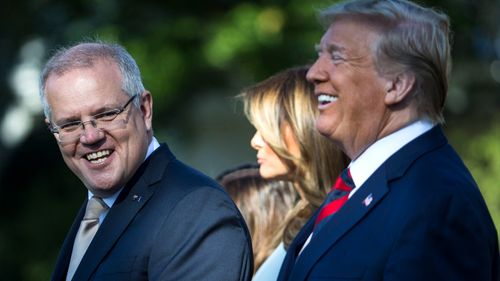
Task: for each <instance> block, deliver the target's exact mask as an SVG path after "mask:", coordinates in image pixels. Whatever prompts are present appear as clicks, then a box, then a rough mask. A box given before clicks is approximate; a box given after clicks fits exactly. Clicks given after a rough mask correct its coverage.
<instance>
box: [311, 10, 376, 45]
mask: <svg viewBox="0 0 500 281" xmlns="http://www.w3.org/2000/svg"><path fill="white" fill-rule="evenodd" d="M379 37H380V31H379V30H378V29H377V28H376V27H375V26H374V25H373V24H370V21H366V20H362V19H359V18H358V17H339V18H337V19H335V21H333V23H332V24H330V26H329V27H328V29H327V31H326V32H325V34H324V35H323V37H322V38H321V42H320V46H321V48H322V49H325V48H327V49H330V48H334V49H335V50H340V51H344V52H346V53H359V52H366V51H369V50H370V49H371V47H372V46H373V44H374V43H375V41H376V40H378V38H379Z"/></svg>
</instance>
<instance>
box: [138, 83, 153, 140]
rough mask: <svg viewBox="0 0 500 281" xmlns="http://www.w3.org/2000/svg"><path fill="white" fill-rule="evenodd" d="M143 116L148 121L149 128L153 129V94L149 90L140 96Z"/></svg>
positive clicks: (147, 126)
mask: <svg viewBox="0 0 500 281" xmlns="http://www.w3.org/2000/svg"><path fill="white" fill-rule="evenodd" d="M139 98H140V99H141V112H142V118H144V122H145V123H146V128H147V130H148V131H149V130H152V127H153V124H152V122H153V96H152V95H151V93H150V92H149V91H144V92H143V93H142V94H141V95H140V97H139Z"/></svg>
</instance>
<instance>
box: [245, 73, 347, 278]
mask: <svg viewBox="0 0 500 281" xmlns="http://www.w3.org/2000/svg"><path fill="white" fill-rule="evenodd" d="M307 70H308V69H307V67H297V68H291V69H287V70H285V71H282V72H280V73H278V74H276V75H274V76H272V77H270V78H268V79H266V80H264V81H262V82H260V83H258V84H257V85H255V86H252V87H250V88H248V89H246V90H245V91H244V92H243V93H242V94H241V95H240V97H241V98H242V100H243V104H244V110H245V114H246V116H247V118H248V119H249V121H250V122H251V123H252V125H253V126H254V127H255V128H256V130H257V132H256V133H255V135H254V136H253V138H252V140H251V146H252V147H253V148H254V149H255V150H257V160H258V163H259V164H260V168H259V173H260V175H261V176H262V177H263V178H266V179H279V180H287V181H290V182H292V184H293V187H294V189H295V191H296V192H297V194H298V197H297V198H298V199H297V201H296V202H295V204H294V206H293V207H292V208H291V209H290V210H289V211H288V213H287V215H286V217H285V219H284V221H283V222H282V223H281V224H279V225H277V226H276V230H277V231H276V232H275V233H274V236H273V237H271V238H270V239H271V240H272V241H273V243H271V244H270V248H269V253H270V257H269V258H268V259H267V260H266V261H265V262H264V263H263V264H262V265H261V267H260V268H258V270H257V272H256V274H255V276H254V279H253V280H254V281H260V280H276V279H277V276H278V273H279V269H280V267H281V263H282V262H283V259H284V256H285V252H286V248H287V247H288V246H289V245H290V243H291V241H292V240H293V238H294V237H295V235H296V234H297V233H298V231H299V230H300V228H301V227H302V226H303V225H304V223H305V222H306V221H307V220H308V219H309V218H310V216H311V215H312V214H313V212H314V211H316V210H317V209H318V207H319V206H320V205H321V203H322V202H323V200H324V197H325V195H326V193H327V191H328V190H330V188H331V186H332V185H333V183H334V181H335V179H336V178H337V176H338V175H339V174H340V172H341V171H342V170H343V169H344V168H345V167H346V165H347V161H348V159H347V158H346V156H345V155H344V154H343V153H342V152H341V151H340V150H338V149H337V148H336V147H335V146H334V145H333V144H332V143H331V142H330V141H329V140H328V139H326V138H325V137H323V136H321V135H320V134H319V133H318V132H317V130H316V128H315V119H316V116H317V114H318V109H317V101H315V99H314V95H313V86H312V84H310V83H309V82H308V81H307V80H306V74H307Z"/></svg>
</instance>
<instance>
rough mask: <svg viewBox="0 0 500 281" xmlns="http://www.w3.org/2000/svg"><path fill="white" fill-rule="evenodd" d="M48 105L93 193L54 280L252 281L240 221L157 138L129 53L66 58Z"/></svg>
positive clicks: (73, 53) (77, 53)
mask: <svg viewBox="0 0 500 281" xmlns="http://www.w3.org/2000/svg"><path fill="white" fill-rule="evenodd" d="M40 95H41V100H42V104H43V107H44V114H45V122H46V123H47V125H48V127H49V130H50V132H51V133H52V134H53V135H54V137H55V139H56V140H57V144H58V146H59V149H60V151H61V154H62V157H63V159H64V161H65V163H66V165H67V166H68V167H69V168H70V169H71V171H72V172H73V173H74V174H75V175H76V176H78V178H80V180H81V181H82V182H83V184H84V185H85V187H86V188H87V190H88V197H87V199H86V200H85V202H84V204H83V206H82V208H81V210H80V212H79V213H78V215H77V217H76V219H75V222H74V224H73V226H72V227H71V229H70V231H69V233H68V235H67V237H66V240H65V242H64V245H63V247H62V249H61V252H60V255H59V258H58V261H57V263H56V268H55V270H54V272H53V276H52V280H249V279H250V274H251V272H252V252H251V245H250V243H249V235H248V231H247V228H246V226H245V224H244V222H243V220H242V218H241V215H240V214H239V213H238V211H237V209H236V207H235V206H234V204H233V202H232V201H231V200H230V198H229V197H228V196H227V194H225V193H224V192H223V191H222V189H221V188H220V186H218V184H217V183H215V182H214V181H213V180H212V179H210V178H208V177H207V176H205V175H203V174H201V173H200V172H198V171H196V170H194V169H192V168H191V167H188V166H186V165H185V164H183V163H181V162H180V161H178V160H177V159H176V158H175V157H174V156H173V154H172V153H171V152H170V150H169V149H168V147H167V145H166V144H159V143H158V141H157V140H156V138H155V137H154V136H153V128H152V114H153V98H152V95H151V93H150V92H149V91H147V90H146V89H145V88H144V86H143V84H142V81H141V76H140V72H139V69H138V67H137V64H136V63H135V61H134V59H133V58H132V57H131V56H130V54H129V53H128V52H127V51H126V50H125V49H124V48H123V47H121V46H118V45H112V44H107V43H102V42H88V43H80V44H77V45H75V46H72V47H70V48H65V49H61V50H59V51H58V52H56V53H55V55H54V56H52V58H50V59H49V61H48V62H47V63H46V65H45V67H44V69H43V71H42V75H41V85H40ZM220 249H224V251H221V250H220Z"/></svg>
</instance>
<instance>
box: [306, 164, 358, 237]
mask: <svg viewBox="0 0 500 281" xmlns="http://www.w3.org/2000/svg"><path fill="white" fill-rule="evenodd" d="M353 188H354V182H353V180H352V177H351V172H350V171H349V168H347V169H345V170H344V171H342V173H341V174H340V175H339V177H338V178H337V181H336V182H335V184H334V185H333V187H332V189H331V190H330V192H328V195H327V197H326V200H325V203H324V204H323V207H322V208H321V210H320V212H319V214H318V216H317V217H316V221H315V223H314V230H316V229H317V227H318V226H320V224H322V222H323V224H324V222H325V221H323V220H324V219H325V218H328V217H330V216H331V215H333V214H335V213H336V212H337V211H338V210H339V209H340V208H341V207H342V205H344V203H345V202H346V201H347V199H348V198H349V193H350V192H351V190H352V189H353Z"/></svg>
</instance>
